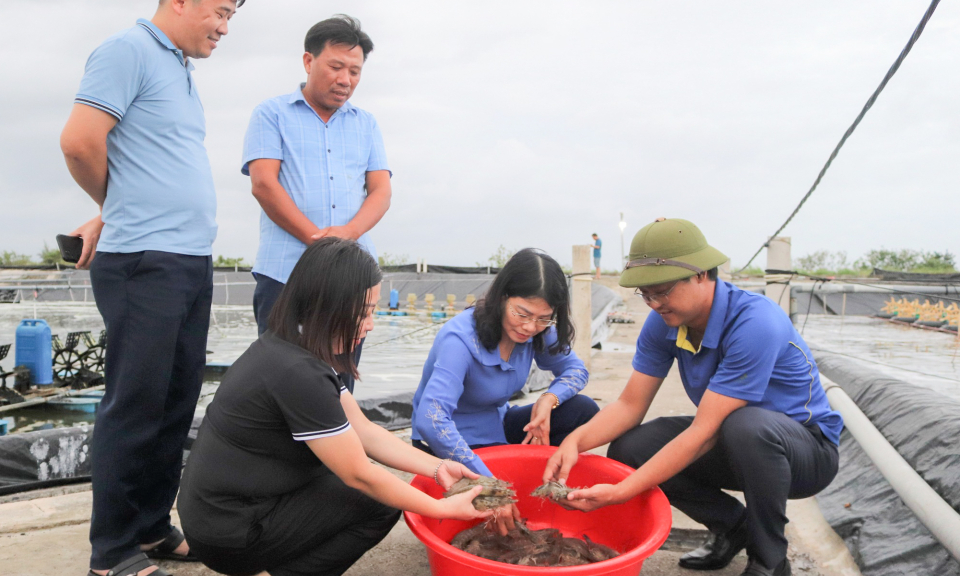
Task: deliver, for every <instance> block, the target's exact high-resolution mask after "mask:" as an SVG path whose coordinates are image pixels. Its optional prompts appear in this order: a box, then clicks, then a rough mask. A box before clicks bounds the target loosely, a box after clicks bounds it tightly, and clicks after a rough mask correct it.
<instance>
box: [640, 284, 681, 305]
mask: <svg viewBox="0 0 960 576" xmlns="http://www.w3.org/2000/svg"><path fill="white" fill-rule="evenodd" d="M683 280H686V278H684V279H683ZM683 280H677V281H676V282H674V283H673V286H670V287H669V288H667V289H666V290H664V291H663V292H643V291H641V290H640V289H639V288H637V289H636V290H634V292H633V293H634V294H636V295H637V296H639V297H641V298H643V301H644V302H646V303H647V304H663V303H664V302H666V301H667V300H669V299H670V293H671V292H673V289H674V288H676V287H677V284H679V283H681V282H683Z"/></svg>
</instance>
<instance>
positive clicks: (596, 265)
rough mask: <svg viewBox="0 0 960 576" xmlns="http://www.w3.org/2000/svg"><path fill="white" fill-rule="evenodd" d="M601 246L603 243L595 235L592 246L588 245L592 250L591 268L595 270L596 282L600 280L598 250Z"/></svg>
mask: <svg viewBox="0 0 960 576" xmlns="http://www.w3.org/2000/svg"><path fill="white" fill-rule="evenodd" d="M601 246H603V241H602V240H600V237H599V236H597V235H596V234H594V235H593V244H591V245H590V247H591V248H593V267H594V268H596V269H597V276H596V278H597V280H599V279H600V248H601Z"/></svg>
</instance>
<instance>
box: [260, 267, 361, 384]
mask: <svg viewBox="0 0 960 576" xmlns="http://www.w3.org/2000/svg"><path fill="white" fill-rule="evenodd" d="M253 278H254V280H256V281H257V287H256V288H254V290H253V316H254V317H255V318H256V319H257V333H258V334H263V333H264V332H266V331H267V328H268V327H269V325H270V322H269V320H270V311H271V310H273V305H274V304H276V303H277V298H279V297H280V292H282V291H283V287H284V286H285V284H284V283H283V282H277V281H276V280H274V279H273V278H271V277H269V276H264V275H262V274H257V273H253ZM362 352H363V340H361V341H360V344H358V345H357V348H356V349H355V350H354V351H353V361H354V363H356V364H357V366H359V365H360V354H361V353H362ZM339 378H340V381H341V382H343V385H344V386H346V387H347V390H349V391H350V393H351V394H353V387H354V385H356V378H354V377H353V375H352V374H340V375H339Z"/></svg>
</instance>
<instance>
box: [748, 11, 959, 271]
mask: <svg viewBox="0 0 960 576" xmlns="http://www.w3.org/2000/svg"><path fill="white" fill-rule="evenodd" d="M938 4H940V0H933V2H931V3H930V7H929V8H927V11H926V13H925V14H924V15H923V18H922V19H921V20H920V23H919V24H917V27H916V29H914V31H913V34H912V35H911V36H910V40H908V41H907V45H906V46H904V48H903V50H901V51H900V56H898V57H897V59H896V61H895V62H894V63H893V65H892V66H890V69H889V70H887V74H886V76H884V77H883V80H882V81H881V82H880V85H879V86H877V89H876V90H874V92H873V94H872V95H871V96H870V98H869V99H868V100H867V103H866V104H864V106H863V110H861V111H860V114H859V115H858V116H857V119H856V120H854V121H853V124H851V125H850V127H849V128H847V131H846V132H844V134H843V138H841V139H840V142H839V143H838V144H837V147H836V148H834V149H833V152H831V153H830V157H829V158H827V163H826V164H824V165H823V168H821V169H820V173H819V174H817V179H816V180H815V181H814V182H813V186H811V187H810V190H809V191H807V193H806V195H805V196H804V197H803V199H801V200H800V203H799V204H797V207H796V208H794V209H793V212H792V213H791V214H790V216H789V217H788V218H787V220H786V222H784V223H783V225H782V226H780V228H778V229H777V231H776V232H774V233H773V234H771V235H770V238H775V237H776V236H778V235H779V234H780V233H781V232H783V229H784V228H786V227H787V224H789V223H790V221H791V220H793V217H794V216H796V215H797V212H799V211H800V208H802V207H803V204H804V202H806V201H807V199H808V198H810V195H811V194H813V191H814V190H816V189H817V186H818V185H819V184H820V180H822V179H823V175H824V174H825V173H826V172H827V168H829V167H830V164H832V163H833V159H834V158H836V157H837V153H838V152H840V148H842V147H843V144H844V143H845V142H846V141H847V138H849V137H850V135H851V134H853V131H854V130H856V128H857V125H859V124H860V121H861V120H863V117H864V116H865V115H866V114H867V110H869V109H870V108H872V107H873V103H874V102H876V100H877V96H879V95H880V92H882V91H883V89H884V87H886V85H887V82H889V81H890V79H891V78H893V75H894V74H896V72H897V69H899V68H900V64H902V63H903V60H904V58H906V57H907V54H909V53H910V49H911V48H913V45H914V44H916V42H917V40H918V39H919V38H920V34H921V33H922V32H923V29H924V27H925V26H926V25H927V21H929V20H930V17H931V16H933V11H934V10H936V9H937V5H938ZM767 245H768V242H764V243H763V244H762V245H761V246H760V248H757V251H756V252H755V253H754V254H753V256H751V257H750V260H748V261H747V263H746V264H745V265H744V267H743V268H741V269H739V270H737V271H736V272H735V273H736V274H739V273H741V272H743V271H744V270H746V269H747V267H749V266H750V264H752V263H753V261H754V259H756V257H757V256H759V255H760V252H761V251H763V249H764V248H766V247H767Z"/></svg>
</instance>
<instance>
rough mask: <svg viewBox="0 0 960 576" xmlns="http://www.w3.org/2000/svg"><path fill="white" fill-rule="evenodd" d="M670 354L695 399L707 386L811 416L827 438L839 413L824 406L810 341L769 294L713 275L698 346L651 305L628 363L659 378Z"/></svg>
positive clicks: (805, 420) (839, 424) (835, 436)
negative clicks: (706, 317)
mask: <svg viewBox="0 0 960 576" xmlns="http://www.w3.org/2000/svg"><path fill="white" fill-rule="evenodd" d="M674 359H676V360H677V362H678V365H679V368H680V378H681V380H682V381H683V387H684V389H685V390H686V392H687V396H689V397H690V400H692V401H693V403H694V404H695V405H697V406H699V405H700V400H701V399H702V398H703V394H704V393H705V392H706V391H707V390H712V391H713V392H716V393H717V394H722V395H723V396H727V397H730V398H737V399H740V400H746V401H747V403H748V405H749V406H756V407H759V408H764V409H767V410H772V411H775V412H781V413H783V414H786V415H787V416H789V417H790V418H792V419H794V420H796V421H797V422H800V423H801V424H803V425H804V426H810V425H813V424H816V425H818V426H819V427H820V429H821V430H822V431H823V434H824V436H826V437H827V438H828V439H829V440H830V441H831V442H833V443H834V444H839V442H840V432H841V430H842V429H843V419H842V418H841V416H840V414H839V413H837V412H834V411H833V410H831V409H830V404H829V403H828V402H827V395H826V393H825V392H824V390H823V386H822V385H821V384H820V372H819V370H817V363H816V361H815V360H814V359H813V354H811V352H810V349H809V348H808V347H807V344H806V342H804V341H803V338H801V337H800V334H799V333H798V332H797V330H796V328H794V326H793V323H792V322H791V321H790V318H789V317H787V315H786V314H784V313H783V310H781V309H780V307H779V306H777V304H776V303H774V302H773V301H772V300H770V299H769V298H767V297H766V296H763V295H762V294H756V293H754V292H747V291H744V290H741V289H740V288H737V287H736V286H734V285H733V284H730V283H729V282H724V281H722V280H718V281H717V285H716V290H715V292H714V296H713V307H712V308H711V309H710V318H709V320H708V321H707V329H706V331H705V333H704V335H703V341H702V343H701V344H700V349H699V350H696V349H695V348H694V347H693V345H692V344H691V343H690V341H689V340H687V328H686V326H680V327H679V328H671V327H670V326H667V324H666V323H665V322H664V321H663V318H661V317H660V315H659V314H657V313H656V312H651V313H650V315H649V316H648V317H647V320H646V322H645V323H644V325H643V329H642V330H641V331H640V337H639V338H638V339H637V351H636V354H635V355H634V357H633V368H634V369H635V370H636V371H637V372H641V373H643V374H647V375H649V376H653V377H656V378H663V377H665V376H666V375H667V372H669V371H670V367H671V366H672V365H673V361H674Z"/></svg>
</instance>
